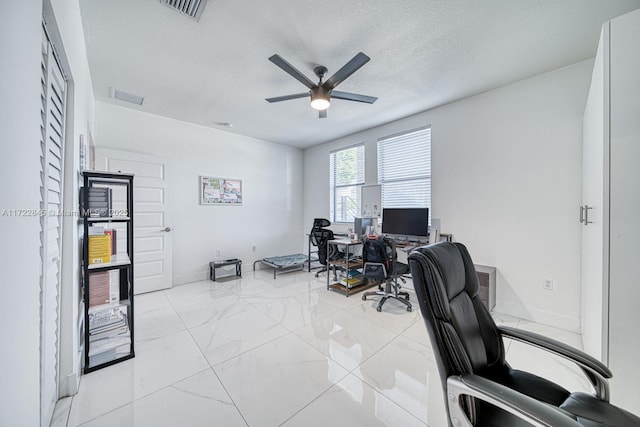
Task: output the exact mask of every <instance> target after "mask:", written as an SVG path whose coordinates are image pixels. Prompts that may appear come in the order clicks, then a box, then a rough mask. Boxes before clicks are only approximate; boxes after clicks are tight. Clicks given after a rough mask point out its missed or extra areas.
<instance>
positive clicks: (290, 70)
mask: <svg viewBox="0 0 640 427" xmlns="http://www.w3.org/2000/svg"><path fill="white" fill-rule="evenodd" d="M269 61H271V62H273V63H274V64H276V65H277V66H278V67H280V68H282V69H283V70H284V71H285V72H286V73H287V74H289V75H291V76H292V77H293V78H294V79H296V80H298V81H299V82H300V83H302V84H303V85H305V86H306V87H308V88H309V89H313V88H314V87H315V86H316V84H315V83H314V82H312V81H311V80H309V78H308V77H307V76H305V75H304V74H302V73H301V72H300V71H298V70H297V69H296V68H295V67H294V66H293V65H291V64H289V63H288V62H287V61H285V60H284V59H282V57H281V56H280V55H278V54H275V55H273V56H270V57H269Z"/></svg>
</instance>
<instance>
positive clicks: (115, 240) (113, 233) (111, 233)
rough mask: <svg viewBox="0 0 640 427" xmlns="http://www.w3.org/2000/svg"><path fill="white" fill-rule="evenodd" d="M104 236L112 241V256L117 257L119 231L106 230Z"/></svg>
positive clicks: (113, 229)
mask: <svg viewBox="0 0 640 427" xmlns="http://www.w3.org/2000/svg"><path fill="white" fill-rule="evenodd" d="M103 234H106V235H107V236H109V240H110V241H111V255H115V254H116V253H117V252H118V230H116V229H115V228H111V229H107V230H104V232H103Z"/></svg>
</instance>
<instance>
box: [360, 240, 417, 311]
mask: <svg viewBox="0 0 640 427" xmlns="http://www.w3.org/2000/svg"><path fill="white" fill-rule="evenodd" d="M362 262H363V271H362V275H363V276H364V277H365V278H367V279H369V280H380V281H381V283H384V287H382V288H380V287H379V290H378V291H373V292H365V293H364V294H362V299H363V300H366V299H367V297H368V296H382V298H380V302H378V306H377V307H376V310H378V311H382V305H383V304H384V303H385V302H386V301H387V300H388V299H389V298H393V299H395V300H398V301H400V302H401V303H403V304H404V305H406V306H407V311H411V309H412V307H411V303H410V302H409V293H408V292H404V291H400V284H399V283H398V280H401V281H402V282H403V283H405V280H404V279H403V278H402V275H403V274H406V273H408V272H409V267H408V266H407V265H405V264H400V263H398V262H397V254H396V243H395V242H394V241H393V239H390V238H388V237H384V236H374V237H369V236H367V237H364V238H363V240H362Z"/></svg>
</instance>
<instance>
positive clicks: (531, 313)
mask: <svg viewBox="0 0 640 427" xmlns="http://www.w3.org/2000/svg"><path fill="white" fill-rule="evenodd" d="M493 311H495V312H497V313H502V314H507V315H509V316H514V317H518V318H520V319H525V320H530V321H532V322H536V323H541V324H543V325H548V326H553V327H554V328H558V329H564V330H565V331H569V332H575V333H577V334H579V333H580V318H578V317H572V316H566V315H564V314H558V313H553V312H550V311H546V310H541V309H539V308H533V307H526V306H523V305H520V304H514V303H512V302H508V301H501V300H496V306H495V307H494V309H493Z"/></svg>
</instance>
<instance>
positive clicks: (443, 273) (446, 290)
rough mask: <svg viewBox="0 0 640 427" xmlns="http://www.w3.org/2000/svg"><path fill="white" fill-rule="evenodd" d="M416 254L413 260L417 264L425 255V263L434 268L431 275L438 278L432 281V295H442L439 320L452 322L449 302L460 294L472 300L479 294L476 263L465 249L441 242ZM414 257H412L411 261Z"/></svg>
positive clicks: (438, 314)
mask: <svg viewBox="0 0 640 427" xmlns="http://www.w3.org/2000/svg"><path fill="white" fill-rule="evenodd" d="M414 252H417V253H416V255H415V256H414V257H413V258H414V259H416V261H417V260H418V258H420V255H422V256H423V257H424V258H423V259H424V262H426V263H427V264H430V265H431V267H432V269H433V273H432V274H435V276H432V277H431V279H432V280H433V281H434V282H433V286H434V288H432V292H435V294H436V295H439V297H438V300H439V301H440V304H439V307H438V308H439V309H438V310H437V311H438V313H437V316H438V317H440V318H444V319H449V318H450V313H449V301H451V300H452V299H453V298H454V297H455V296H456V295H458V294H459V293H461V292H467V293H468V294H469V296H470V297H474V296H475V295H476V294H477V293H478V288H479V284H478V277H477V276H476V275H475V269H474V267H473V262H472V261H471V257H470V256H469V252H468V251H467V248H466V247H465V246H464V245H462V244H460V243H451V242H440V243H436V244H434V245H428V246H424V247H421V248H417V249H415V250H414ZM414 252H412V253H411V255H413V254H414ZM411 255H409V257H410V259H411ZM425 279H426V278H425Z"/></svg>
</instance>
